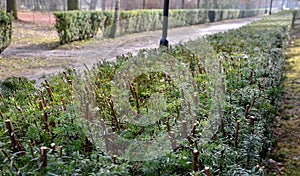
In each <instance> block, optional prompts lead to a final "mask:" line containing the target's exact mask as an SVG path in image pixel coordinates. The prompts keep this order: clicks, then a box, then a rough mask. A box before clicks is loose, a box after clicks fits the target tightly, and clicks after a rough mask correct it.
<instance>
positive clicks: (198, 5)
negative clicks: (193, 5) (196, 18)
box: [197, 0, 200, 9]
mask: <svg viewBox="0 0 300 176" xmlns="http://www.w3.org/2000/svg"><path fill="white" fill-rule="evenodd" d="M197 8H198V9H200V0H197Z"/></svg>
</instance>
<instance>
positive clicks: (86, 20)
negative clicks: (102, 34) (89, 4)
mask: <svg viewBox="0 0 300 176" xmlns="http://www.w3.org/2000/svg"><path fill="white" fill-rule="evenodd" d="M106 14H107V13H105V12H95V11H92V12H91V11H89V12H83V11H71V12H70V11H69V12H56V13H54V15H55V19H56V24H55V27H56V30H57V33H58V36H59V39H60V43H61V44H64V43H68V42H72V41H76V40H84V39H88V38H92V37H94V36H95V35H96V34H97V31H98V29H99V28H100V27H101V25H103V24H101V23H103V22H104V23H107V21H106V20H107V19H106V18H108V16H107V15H106Z"/></svg>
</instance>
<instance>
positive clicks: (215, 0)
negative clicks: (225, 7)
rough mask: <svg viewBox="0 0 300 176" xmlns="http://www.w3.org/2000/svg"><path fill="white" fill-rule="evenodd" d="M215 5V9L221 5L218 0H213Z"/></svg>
mask: <svg viewBox="0 0 300 176" xmlns="http://www.w3.org/2000/svg"><path fill="white" fill-rule="evenodd" d="M213 6H214V7H213V8H214V9H218V6H219V5H218V1H217V0H214V1H213Z"/></svg>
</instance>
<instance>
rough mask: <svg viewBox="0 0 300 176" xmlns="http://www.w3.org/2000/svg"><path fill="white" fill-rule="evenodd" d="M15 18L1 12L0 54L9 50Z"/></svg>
mask: <svg viewBox="0 0 300 176" xmlns="http://www.w3.org/2000/svg"><path fill="white" fill-rule="evenodd" d="M12 21H13V17H12V15H10V14H7V13H6V12H5V11H2V10H1V11H0V53H1V52H3V51H4V50H5V48H7V47H8V46H9V44H10V42H11V37H12Z"/></svg>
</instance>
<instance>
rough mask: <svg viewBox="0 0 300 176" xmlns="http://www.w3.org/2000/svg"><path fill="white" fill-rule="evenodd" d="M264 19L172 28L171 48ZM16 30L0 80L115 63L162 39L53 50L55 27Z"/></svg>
mask: <svg viewBox="0 0 300 176" xmlns="http://www.w3.org/2000/svg"><path fill="white" fill-rule="evenodd" d="M262 17H263V15H262V16H258V17H251V18H243V19H233V20H226V21H219V22H214V23H207V24H200V25H195V26H189V27H180V28H173V29H169V36H168V40H169V42H170V44H171V45H174V44H178V43H181V42H185V41H188V40H195V39H197V38H199V37H201V36H204V35H209V34H214V33H218V32H225V31H228V30H231V29H236V28H239V27H242V26H244V25H247V24H249V23H251V22H253V21H256V20H259V19H261V18H262ZM14 27H15V30H14V35H13V41H12V44H13V45H11V46H10V47H8V48H7V49H6V50H5V51H4V52H3V53H1V54H0V80H3V79H5V78H7V77H10V76H26V77H29V78H30V79H38V78H40V77H41V76H43V75H49V74H54V73H57V72H59V71H61V70H63V69H64V67H75V68H81V67H83V65H84V64H85V65H88V66H90V65H92V64H94V63H96V62H97V61H98V60H101V59H107V60H114V59H115V57H116V56H118V55H122V54H126V53H128V52H136V51H137V50H140V49H144V48H157V47H158V45H159V40H160V38H161V30H158V31H150V32H142V33H136V34H129V35H124V36H121V37H117V38H116V39H104V38H102V37H101V36H100V35H99V36H98V37H96V38H94V39H92V40H90V41H88V42H74V43H72V44H68V45H65V46H62V47H59V48H53V41H58V37H57V36H56V35H55V34H56V33H55V29H54V28H49V27H44V28H43V26H41V25H39V26H36V24H30V23H15V24H14ZM24 29H26V30H24ZM53 35H54V36H53ZM47 36H48V37H47ZM53 37H54V38H53ZM73 45H75V47H74V46H73ZM76 45H77V46H76ZM1 65H2V66H1Z"/></svg>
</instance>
